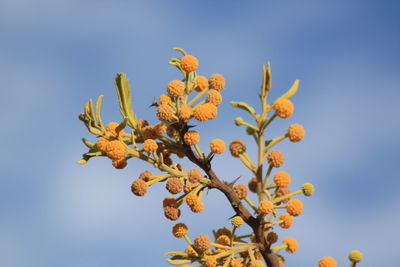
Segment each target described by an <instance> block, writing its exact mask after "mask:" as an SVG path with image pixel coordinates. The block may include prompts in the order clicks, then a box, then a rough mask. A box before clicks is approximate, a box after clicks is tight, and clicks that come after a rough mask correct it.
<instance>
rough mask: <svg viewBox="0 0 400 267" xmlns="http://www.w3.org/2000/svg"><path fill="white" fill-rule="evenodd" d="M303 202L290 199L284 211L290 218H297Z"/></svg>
mask: <svg viewBox="0 0 400 267" xmlns="http://www.w3.org/2000/svg"><path fill="white" fill-rule="evenodd" d="M303 206H304V205H303V202H301V201H300V200H299V199H291V200H290V201H289V204H288V206H287V208H286V211H287V212H288V213H289V214H290V215H292V216H299V215H300V214H301V212H302V211H303Z"/></svg>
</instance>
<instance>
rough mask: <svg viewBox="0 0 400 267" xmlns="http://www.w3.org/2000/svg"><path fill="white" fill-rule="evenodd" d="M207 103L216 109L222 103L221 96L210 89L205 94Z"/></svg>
mask: <svg viewBox="0 0 400 267" xmlns="http://www.w3.org/2000/svg"><path fill="white" fill-rule="evenodd" d="M207 102H209V103H211V104H214V105H215V106H216V107H218V106H219V105H221V103H222V96H221V94H220V93H219V92H218V91H217V90H214V89H212V90H210V91H209V92H208V94H207Z"/></svg>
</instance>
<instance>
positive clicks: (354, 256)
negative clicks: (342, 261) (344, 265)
mask: <svg viewBox="0 0 400 267" xmlns="http://www.w3.org/2000/svg"><path fill="white" fill-rule="evenodd" d="M362 257H363V255H362V253H361V252H360V251H358V250H353V251H351V252H350V253H349V260H350V261H352V262H360V261H361V260H362Z"/></svg>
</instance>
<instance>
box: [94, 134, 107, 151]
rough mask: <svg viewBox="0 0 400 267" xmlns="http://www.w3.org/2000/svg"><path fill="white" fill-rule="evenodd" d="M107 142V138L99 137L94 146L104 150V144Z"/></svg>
mask: <svg viewBox="0 0 400 267" xmlns="http://www.w3.org/2000/svg"><path fill="white" fill-rule="evenodd" d="M109 142H110V141H109V140H108V139H106V138H102V137H100V138H99V140H97V143H96V146H97V148H98V149H100V150H101V151H105V150H106V146H107V144H108V143H109Z"/></svg>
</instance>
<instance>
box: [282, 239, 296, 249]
mask: <svg viewBox="0 0 400 267" xmlns="http://www.w3.org/2000/svg"><path fill="white" fill-rule="evenodd" d="M282 243H283V244H285V245H287V248H286V251H287V252H289V253H294V252H296V250H297V248H298V243H297V240H296V239H294V238H291V237H286V238H285V239H283V240H282Z"/></svg>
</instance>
